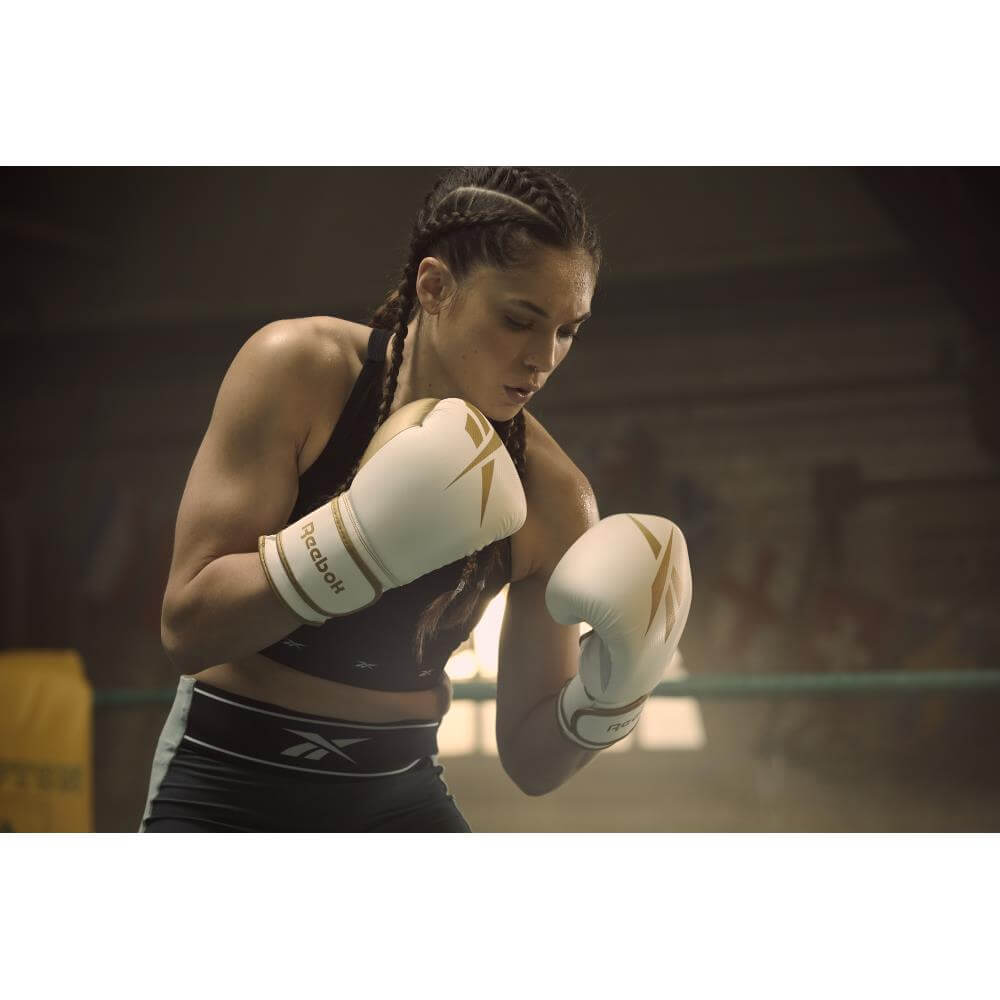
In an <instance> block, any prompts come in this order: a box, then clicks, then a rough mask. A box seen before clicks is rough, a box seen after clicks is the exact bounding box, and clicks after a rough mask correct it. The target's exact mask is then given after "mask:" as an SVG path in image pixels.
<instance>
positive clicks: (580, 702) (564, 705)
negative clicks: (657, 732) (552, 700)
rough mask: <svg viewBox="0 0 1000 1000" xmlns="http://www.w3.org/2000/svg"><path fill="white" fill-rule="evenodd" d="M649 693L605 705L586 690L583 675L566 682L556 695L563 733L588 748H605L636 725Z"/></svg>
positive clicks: (557, 713) (623, 736)
mask: <svg viewBox="0 0 1000 1000" xmlns="http://www.w3.org/2000/svg"><path fill="white" fill-rule="evenodd" d="M648 697H649V695H648V694H644V695H642V697H641V698H636V699H635V701H632V702H629V704H627V705H603V704H601V703H600V702H598V701H595V700H594V699H593V698H591V696H590V695H589V694H588V693H587V689H586V688H585V687H584V686H583V681H582V680H581V679H580V675H579V674H576V675H575V676H574V677H572V678H571V679H570V680H568V681H567V682H566V683H565V684H564V685H563V689H562V690H561V691H560V692H559V697H558V698H557V699H556V716H557V718H558V720H559V728H560V729H561V730H562V733H563V735H564V736H565V737H566V738H567V739H568V740H570V741H571V742H573V743H576V744H577V746H580V747H583V748H584V749H585V750H604V749H605V748H606V747H609V746H611V745H612V744H614V743H617V742H618V741H619V740H623V739H624V738H625V737H626V736H628V734H629V733H630V732H632V730H633V729H634V728H635V726H636V724H637V723H638V721H639V716H640V715H641V714H642V709H643V706H644V705H645V703H646V699H647V698H648Z"/></svg>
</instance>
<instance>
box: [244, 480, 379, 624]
mask: <svg viewBox="0 0 1000 1000" xmlns="http://www.w3.org/2000/svg"><path fill="white" fill-rule="evenodd" d="M259 552H260V561H261V565H262V566H263V567H264V573H265V575H266V576H267V579H268V583H270V585H271V589H272V590H273V591H274V593H275V594H277V596H278V597H279V598H280V599H281V601H282V603H284V604H285V605H286V607H288V608H289V610H291V611H292V612H293V613H294V614H295V615H297V616H298V617H299V618H301V619H302V620H303V621H305V622H308V623H309V624H311V625H320V624H322V623H323V622H325V621H327V620H328V619H330V618H337V617H339V616H340V615H349V614H353V613H354V612H355V611H360V610H361V609H362V608H366V607H368V606H369V605H370V604H374V602H375V601H377V600H378V599H379V597H381V596H382V591H383V589H384V587H385V586H387V585H388V586H396V585H397V582H396V581H395V580H393V579H392V578H391V577H390V576H389V574H388V572H387V571H386V570H384V568H383V567H382V566H381V560H380V559H379V558H378V556H377V555H376V554H375V552H374V551H372V549H371V546H370V545H367V544H366V543H365V538H364V534H363V533H362V532H361V530H360V528H359V526H358V524H357V519H356V518H355V516H354V511H353V508H352V507H351V503H350V499H349V497H348V496H347V495H346V494H343V493H342V494H341V495H340V496H338V497H336V498H335V499H334V500H332V501H330V503H327V504H324V505H323V506H322V507H318V508H317V509H316V510H314V511H311V512H310V513H309V514H306V516H305V517H303V518H301V519H300V520H298V521H296V522H295V523H294V524H290V525H289V526H288V527H287V528H285V529H284V530H282V531H280V532H278V533H277V534H276V535H263V536H261V539H260V543H259Z"/></svg>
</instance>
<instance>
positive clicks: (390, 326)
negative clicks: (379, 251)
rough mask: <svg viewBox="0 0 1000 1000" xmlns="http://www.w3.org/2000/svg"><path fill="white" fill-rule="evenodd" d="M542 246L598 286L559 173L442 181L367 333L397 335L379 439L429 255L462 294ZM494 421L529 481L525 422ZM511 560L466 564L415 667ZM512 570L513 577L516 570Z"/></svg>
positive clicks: (491, 172)
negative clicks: (587, 271) (574, 257)
mask: <svg viewBox="0 0 1000 1000" xmlns="http://www.w3.org/2000/svg"><path fill="white" fill-rule="evenodd" d="M542 246H545V247H552V248H555V249H559V250H567V251H579V250H582V251H585V252H586V253H588V254H589V255H590V258H591V260H592V261H593V266H594V277H595V280H596V277H597V272H598V271H599V269H600V266H601V259H602V251H601V247H600V242H599V239H598V236H597V232H596V229H595V228H594V227H593V226H592V224H591V222H590V220H589V218H588V215H587V211H586V209H585V207H584V205H583V203H582V202H581V200H580V198H579V196H578V195H577V193H576V192H575V191H574V190H573V188H572V187H571V186H570V185H569V184H568V183H567V182H566V181H565V180H564V179H563V178H562V177H560V176H559V175H558V174H556V173H553V172H552V171H550V170H543V169H536V168H530V167H461V168H455V169H452V170H449V171H448V172H447V173H446V174H444V175H443V176H442V177H441V178H440V179H439V180H438V181H437V183H436V184H435V185H434V187H433V188H432V189H431V191H430V193H429V194H428V195H427V197H426V198H425V199H424V205H423V208H422V209H421V210H420V212H419V214H418V215H417V218H416V221H415V222H414V224H413V230H412V233H411V235H410V246H409V250H408V253H407V258H406V264H405V266H404V268H403V273H402V276H401V277H400V279H399V282H398V284H397V285H396V287H395V288H393V289H392V290H391V291H390V292H389V294H388V295H387V296H386V298H385V300H384V301H383V303H382V304H381V305H380V306H379V307H378V308H377V309H376V310H375V312H374V313H373V315H372V317H371V319H370V320H369V325H371V326H373V327H379V328H381V329H384V330H391V331H393V332H394V333H395V335H396V336H395V338H394V340H393V350H392V356H391V358H390V360H389V364H388V365H387V366H386V375H385V379H384V381H383V384H382V395H381V400H380V404H379V408H378V414H377V417H376V420H375V424H374V426H373V427H372V429H371V433H372V434H374V433H375V431H376V430H377V429H378V428H379V427H380V426H381V424H382V423H383V422H384V421H385V419H386V417H388V415H389V410H390V408H391V406H392V400H393V397H394V396H395V393H396V383H397V380H398V378H399V369H400V366H401V364H402V361H403V341H404V340H405V339H406V335H407V330H408V324H409V322H410V321H411V320H412V319H413V318H414V316H415V315H416V314H417V311H418V310H419V308H420V302H419V300H418V299H417V292H416V280H417V271H418V269H419V267H420V262H421V261H422V260H423V259H424V258H425V257H428V256H431V257H437V258H439V259H440V260H442V261H444V262H445V263H446V264H447V265H448V267H449V269H450V270H451V273H452V275H453V276H454V278H455V281H456V282H457V283H458V284H459V286H461V282H462V279H463V278H465V277H466V276H467V275H468V274H469V273H470V272H471V271H472V270H473V269H475V268H476V267H479V266H481V265H485V266H488V267H493V268H496V269H497V270H501V271H507V270H511V269H513V268H516V267H518V266H520V265H523V264H525V263H527V262H529V261H530V259H531V256H532V255H533V254H534V253H535V252H536V251H537V250H538V249H539V248H540V247H542ZM490 422H491V423H492V424H493V427H494V428H495V429H496V431H497V433H498V434H499V435H500V439H501V440H502V441H503V442H504V444H505V445H506V446H507V450H508V451H509V452H510V455H511V457H512V458H513V460H514V465H515V466H516V467H517V471H518V475H520V477H521V481H522V482H524V479H525V441H524V413H523V412H518V414H517V415H516V416H515V417H514V418H513V419H511V420H507V421H502V422H501V421H492V420H491V421H490ZM358 461H359V462H360V457H359V459H358ZM357 471H358V463H355V465H354V467H353V468H352V469H351V471H350V472H349V473H348V475H347V478H346V479H345V481H344V482H343V483H342V484H341V486H340V487H339V488H338V489H337V490H336V491H335V492H336V493H340V492H342V491H343V490H345V489H347V488H348V486H349V485H350V484H351V482H352V481H353V479H354V476H355V475H356V474H357ZM506 551H507V548H506V546H504V545H503V544H502V543H501V542H494V543H493V544H492V545H488V546H487V547H486V548H484V549H482V550H480V551H479V552H476V553H473V554H472V555H471V556H469V557H468V558H467V559H466V561H465V566H464V567H463V569H462V576H461V579H460V580H459V581H458V584H457V585H456V586H455V588H454V590H450V591H448V592H446V593H443V594H441V595H439V596H438V597H437V598H435V599H434V600H433V601H432V602H431V603H430V604H429V605H428V606H427V608H426V609H425V610H424V612H423V614H422V615H421V617H420V621H419V622H418V623H417V630H416V635H415V636H414V642H413V651H414V655H415V656H416V659H417V662H418V663H420V662H422V660H423V656H424V650H425V646H426V643H427V641H428V639H430V638H431V637H433V636H434V634H435V633H436V632H437V629H438V627H439V626H440V625H441V624H444V625H445V626H446V627H453V626H455V625H459V624H464V623H465V622H466V621H468V619H469V618H470V617H471V616H472V614H473V613H474V611H475V609H476V605H477V604H478V602H479V598H480V595H481V594H482V591H483V588H484V587H485V585H486V582H487V580H488V579H489V577H490V575H491V573H492V572H493V571H494V569H496V568H497V567H498V566H502V565H503V563H504V554H505V552H506ZM506 569H507V570H508V572H509V567H506Z"/></svg>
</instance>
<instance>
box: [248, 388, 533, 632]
mask: <svg viewBox="0 0 1000 1000" xmlns="http://www.w3.org/2000/svg"><path fill="white" fill-rule="evenodd" d="M526 516H527V502H526V500H525V496H524V489H523V487H522V486H521V479H520V477H519V476H518V474H517V469H516V467H515V466H514V461H513V459H512V458H511V457H510V453H509V452H508V451H507V449H506V448H505V447H504V444H503V442H502V441H501V440H500V438H499V437H498V436H497V433H496V431H495V430H494V429H493V426H492V424H490V422H489V421H488V420H487V419H486V417H485V416H483V414H482V413H480V411H479V410H478V409H476V407H475V406H473V405H472V404H471V403H468V402H466V401H465V400H464V399H442V400H437V399H421V400H418V401H416V402H414V403H409V404H407V405H406V406H403V407H401V408H400V409H399V410H397V411H396V412H395V413H394V414H393V415H392V416H391V417H389V418H388V419H387V420H386V421H385V423H384V424H382V426H381V427H379V429H378V430H377V431H376V432H375V435H374V436H373V437H372V440H371V442H370V443H369V445H368V448H367V449H366V450H365V453H364V455H363V456H362V459H361V464H360V466H359V469H358V473H357V475H356V476H355V477H354V481H353V482H352V484H351V487H350V489H348V490H346V491H345V492H344V493H341V494H340V495H339V496H337V497H335V498H334V499H333V500H331V501H330V502H329V503H326V504H324V505H323V506H322V507H319V508H317V509H316V510H314V511H312V512H311V513H309V514H307V515H306V516H305V517H303V518H301V519H300V520H298V521H296V522H295V523H294V524H290V525H289V526H288V527H287V528H285V529H284V530H282V531H280V532H278V533H277V534H276V535H262V536H261V537H260V541H259V550H260V559H261V564H262V565H263V567H264V572H265V574H266V575H267V578H268V580H269V581H270V583H271V586H272V589H273V590H274V592H275V593H276V594H277V595H278V597H279V598H280V599H281V600H282V601H283V602H284V603H285V604H286V605H287V606H288V607H289V608H290V609H291V610H292V611H293V612H294V613H295V614H296V615H298V616H299V617H300V618H301V619H302V620H303V621H305V622H308V623H309V624H313V625H322V624H323V623H324V622H325V621H326V620H327V619H329V618H335V617H337V616H339V615H349V614H352V613H353V612H355V611H359V610H361V609H362V608H365V607H367V606H368V605H370V604H372V603H374V602H375V601H377V600H378V598H379V597H380V596H381V595H382V592H383V591H384V590H389V589H391V588H393V587H401V586H403V585H404V584H407V583H409V582H410V581H411V580H415V579H416V578H417V577H419V576H423V575H424V574H425V573H429V572H431V571H432V570H435V569H438V568H439V567H441V566H447V565H448V564H449V563H452V562H455V561H456V560H458V559H461V558H462V557H463V556H468V555H471V554H472V553H473V552H476V551H478V550H479V549H482V548H484V547H485V546H487V545H489V544H490V543H491V542H495V541H498V540H499V539H501V538H506V537H507V536H508V535H512V534H513V533H514V532H515V531H517V530H518V529H519V528H520V527H521V525H523V524H524V519H525V517H526Z"/></svg>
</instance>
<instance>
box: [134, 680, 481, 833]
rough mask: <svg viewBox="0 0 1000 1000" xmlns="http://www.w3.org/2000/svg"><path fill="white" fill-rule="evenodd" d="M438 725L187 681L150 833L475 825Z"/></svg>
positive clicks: (458, 829)
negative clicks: (451, 778)
mask: <svg viewBox="0 0 1000 1000" xmlns="http://www.w3.org/2000/svg"><path fill="white" fill-rule="evenodd" d="M437 728H438V723H437V722H426V721H421V720H408V721H407V720H404V721H400V722H394V723H391V724H385V725H383V724H379V725H370V724H361V723H356V722H347V721H344V720H339V719H331V718H329V717H326V716H321V715H310V714H307V713H302V712H296V711H293V710H290V709H286V708H282V707H279V706H276V705H271V704H268V703H266V702H259V701H254V700H252V699H249V698H243V697H241V696H238V695H233V694H230V693H229V692H227V691H223V690H221V689H219V688H214V687H212V686H210V685H208V684H204V683H202V682H201V681H196V680H195V679H194V678H193V677H186V676H185V677H182V678H181V680H180V684H179V685H178V688H177V696H176V698H175V699H174V704H173V708H171V710H170V714H169V716H168V717H167V721H166V724H165V725H164V727H163V732H162V733H161V735H160V741H159V743H158V744H157V747H156V754H155V756H154V759H153V768H152V773H151V776H150V782H149V796H148V798H147V802H146V808H145V810H144V813H143V817H142V823H141V824H140V827H139V830H140V832H146V833H173V832H182V831H188V832H205V833H207V832H212V831H219V832H225V831H236V832H260V833H277V832H300V831H301V832H304V831H308V832H321V831H328V832H339V833H366V832H371V833H376V832H385V833H395V832H398V833H403V832H411V833H468V832H470V828H469V824H468V823H467V822H466V821H465V817H464V816H462V813H461V812H460V811H459V808H458V806H457V805H456V804H455V800H454V798H453V797H452V795H450V794H449V792H448V788H447V786H446V785H445V783H444V781H442V780H441V774H442V771H443V770H444V769H443V768H442V767H441V766H440V765H439V764H438V763H437Z"/></svg>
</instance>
